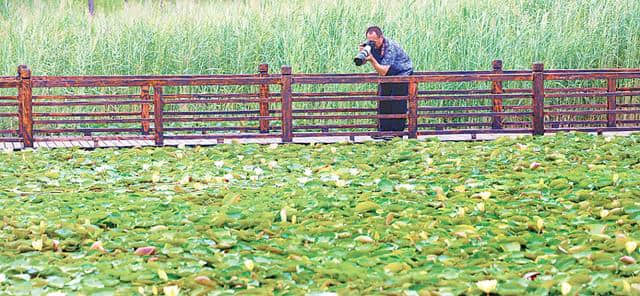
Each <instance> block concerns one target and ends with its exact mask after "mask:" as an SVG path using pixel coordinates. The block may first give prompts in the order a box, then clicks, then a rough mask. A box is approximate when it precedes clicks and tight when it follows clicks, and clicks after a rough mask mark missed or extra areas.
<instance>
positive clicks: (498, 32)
mask: <svg viewBox="0 0 640 296" xmlns="http://www.w3.org/2000/svg"><path fill="white" fill-rule="evenodd" d="M85 2H86V1H70V0H62V1H45V0H43V1H25V2H23V1H19V2H18V1H9V0H3V1H0V24H1V25H2V28H3V30H2V31H1V32H0V36H1V37H2V38H1V40H2V46H1V47H0V65H1V67H0V69H2V72H3V74H4V73H6V74H9V75H11V74H13V73H14V72H15V67H16V66H17V65H18V64H27V65H29V66H30V67H31V68H32V69H33V71H34V74H37V75H78V74H84V75H90V74H160V73H166V74H182V73H194V74H201V73H210V74H218V73H254V72H256V71H257V65H258V64H259V63H269V64H270V65H271V67H272V69H274V70H276V71H279V68H280V67H281V66H282V65H291V66H292V67H293V69H294V72H305V73H312V72H313V73H316V72H329V73H333V72H358V71H364V70H366V71H369V68H367V67H362V68H358V67H356V66H354V65H353V63H352V62H351V58H352V56H353V55H354V49H355V46H356V44H357V43H358V42H359V41H361V40H362V39H363V38H364V34H363V31H364V29H365V28H366V27H367V26H368V25H372V24H376V25H379V26H381V27H382V28H383V29H384V31H385V32H386V34H387V35H388V36H389V37H390V38H393V39H396V40H397V41H399V42H400V43H401V44H402V45H403V46H404V48H405V49H406V51H407V52H408V53H409V55H410V56H411V57H412V59H413V61H414V63H415V66H416V68H417V69H418V70H425V71H426V70H455V69H472V70H475V69H488V68H490V65H491V61H492V60H493V59H503V60H504V64H505V68H508V69H528V68H530V67H531V63H532V62H534V61H543V62H545V63H546V66H547V67H548V68H600V67H639V65H640V50H638V47H637V44H639V43H640V33H639V32H640V20H638V18H637V13H636V12H637V11H640V3H638V1H633V0H613V1H602V0H572V1H550V0H541V1H498V0H489V1H471V0H452V1H440V0H433V1H415V0H414V1H408V0H399V1H368V0H367V1H365V0H356V1H342V0H332V1H322V2H317V1H308V0H305V1H302V0H297V1H286V2H283V1H273V0H271V1H269V0H267V1H193V0H184V1H164V5H162V6H161V5H160V4H159V3H160V2H159V1H133V0H132V1H129V2H128V3H126V4H125V3H123V1H106V3H107V4H109V5H106V4H103V5H102V6H100V5H99V6H98V8H97V14H96V16H95V17H93V18H91V17H89V16H88V14H87V11H86V4H85ZM96 2H98V4H100V2H101V1H96Z"/></svg>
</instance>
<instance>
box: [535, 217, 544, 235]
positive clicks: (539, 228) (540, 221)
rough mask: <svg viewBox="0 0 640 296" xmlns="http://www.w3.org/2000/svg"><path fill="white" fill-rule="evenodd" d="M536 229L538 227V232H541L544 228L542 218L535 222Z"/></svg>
mask: <svg viewBox="0 0 640 296" xmlns="http://www.w3.org/2000/svg"><path fill="white" fill-rule="evenodd" d="M536 227H538V232H542V228H543V227H544V220H543V219H542V218H538V219H537V220H536Z"/></svg>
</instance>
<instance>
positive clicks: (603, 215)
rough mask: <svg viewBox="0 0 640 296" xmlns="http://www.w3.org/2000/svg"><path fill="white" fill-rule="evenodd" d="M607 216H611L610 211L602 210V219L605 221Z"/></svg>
mask: <svg viewBox="0 0 640 296" xmlns="http://www.w3.org/2000/svg"><path fill="white" fill-rule="evenodd" d="M607 216H609V211H608V210H607V209H602V210H601V211H600V219H604V218H606V217H607Z"/></svg>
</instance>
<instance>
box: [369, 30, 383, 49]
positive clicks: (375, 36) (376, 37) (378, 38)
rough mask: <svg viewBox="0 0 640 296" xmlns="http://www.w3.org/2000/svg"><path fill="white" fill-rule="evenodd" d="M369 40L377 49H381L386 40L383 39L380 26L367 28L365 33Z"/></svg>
mask: <svg viewBox="0 0 640 296" xmlns="http://www.w3.org/2000/svg"><path fill="white" fill-rule="evenodd" d="M365 35H366V36H367V40H369V41H373V42H374V43H375V44H376V48H380V47H381V46H382V43H383V42H384V39H383V38H382V30H381V29H380V27H378V26H371V27H369V28H367V31H366V33H365Z"/></svg>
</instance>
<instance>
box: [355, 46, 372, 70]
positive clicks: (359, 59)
mask: <svg viewBox="0 0 640 296" xmlns="http://www.w3.org/2000/svg"><path fill="white" fill-rule="evenodd" d="M361 45H362V46H364V48H363V49H362V50H361V51H360V52H359V53H358V54H357V55H356V57H355V58H353V62H354V63H355V64H356V66H362V65H364V63H365V62H366V61H367V60H366V58H367V56H369V55H370V54H371V49H372V48H373V46H374V45H375V43H374V42H373V41H365V42H363V43H362V44H361Z"/></svg>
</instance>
